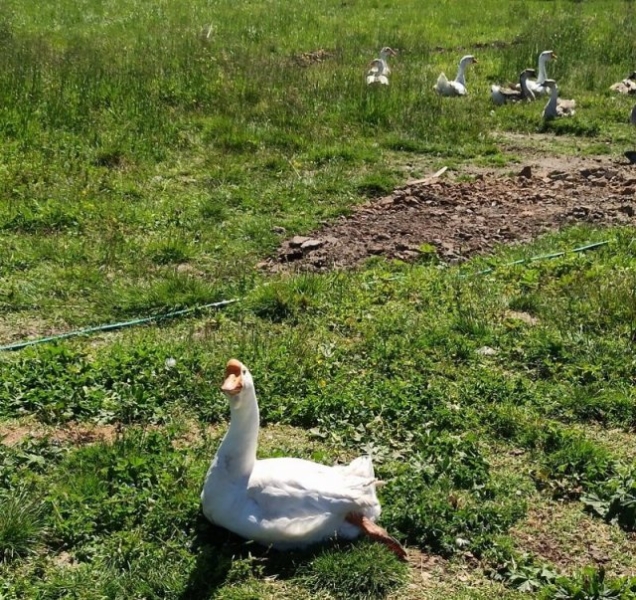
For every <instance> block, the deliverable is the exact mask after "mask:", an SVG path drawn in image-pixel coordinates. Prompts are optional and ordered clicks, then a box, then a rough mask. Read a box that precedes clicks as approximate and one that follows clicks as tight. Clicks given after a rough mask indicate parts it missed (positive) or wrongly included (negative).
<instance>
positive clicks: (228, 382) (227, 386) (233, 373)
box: [221, 358, 243, 396]
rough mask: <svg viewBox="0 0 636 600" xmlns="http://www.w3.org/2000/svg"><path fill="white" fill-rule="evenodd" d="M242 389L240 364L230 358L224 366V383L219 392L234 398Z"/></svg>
mask: <svg viewBox="0 0 636 600" xmlns="http://www.w3.org/2000/svg"><path fill="white" fill-rule="evenodd" d="M242 389H243V379H242V377H241V363H240V362H239V361H238V360H236V359H235V358H232V359H230V360H229V361H228V362H227V365H226V366H225V381H224V382H223V385H222V386H221V391H222V392H225V393H226V394H230V395H231V396H236V394H240V392H241V390H242Z"/></svg>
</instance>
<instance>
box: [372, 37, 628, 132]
mask: <svg viewBox="0 0 636 600" xmlns="http://www.w3.org/2000/svg"><path fill="white" fill-rule="evenodd" d="M396 55H397V52H396V51H395V50H393V49H392V48H389V47H388V46H385V47H384V48H382V50H381V51H380V56H379V58H376V59H374V60H372V61H371V62H370V63H369V65H368V71H367V74H366V81H367V85H376V84H380V85H389V75H390V73H391V70H390V69H389V65H388V63H387V59H388V57H389V56H396ZM556 59H557V55H556V54H555V52H554V51H553V50H544V51H543V52H541V53H540V54H539V58H538V61H537V69H536V70H535V69H524V70H523V71H522V72H521V74H520V75H519V83H517V84H515V85H514V86H509V87H506V86H503V85H492V86H491V87H490V97H491V99H492V101H493V103H494V104H495V105H497V106H501V105H503V104H507V103H508V102H521V101H526V102H533V101H535V100H537V98H538V97H539V96H549V99H548V102H547V104H546V105H545V107H544V109H543V113H542V116H543V118H544V119H545V120H550V119H556V118H559V117H570V116H572V115H574V114H575V112H576V111H575V108H576V101H575V100H565V99H563V98H559V88H558V86H557V83H556V81H555V80H554V79H550V78H549V77H548V73H547V63H548V62H550V61H553V60H556ZM476 63H477V59H476V58H475V57H474V56H473V55H472V54H467V55H466V56H463V57H462V58H461V60H460V61H459V68H458V70H457V76H456V77H455V79H453V80H449V79H448V77H447V76H446V75H445V74H444V73H440V75H439V76H438V78H437V81H436V83H435V85H434V86H433V89H434V90H435V92H437V93H438V94H439V95H440V96H447V97H453V96H466V95H467V94H468V89H467V87H466V69H467V67H469V66H470V65H473V64H476ZM609 89H610V91H612V92H617V93H619V94H630V95H636V71H634V72H632V73H631V74H630V75H628V76H627V77H626V78H625V79H623V80H622V81H619V82H617V83H615V84H613V85H611V86H610V88H609ZM630 122H631V123H632V124H634V125H636V106H635V107H634V110H633V111H632V114H631V115H630Z"/></svg>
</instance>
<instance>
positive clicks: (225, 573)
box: [179, 510, 356, 600]
mask: <svg viewBox="0 0 636 600" xmlns="http://www.w3.org/2000/svg"><path fill="white" fill-rule="evenodd" d="M355 544H356V542H355V541H353V542H351V541H347V540H330V541H326V542H322V543H319V544H314V545H312V546H310V547H309V548H306V549H298V550H288V551H279V550H275V549H273V548H271V547H266V546H261V545H260V544H257V543H256V542H252V541H247V540H245V539H243V538H241V537H239V536H237V535H235V534H233V533H232V532H230V531H228V530H227V529H223V528H222V527H217V526H216V525H212V524H211V523H210V522H209V521H208V520H207V519H206V518H205V516H204V515H203V513H202V512H201V511H200V510H199V513H198V515H197V518H196V522H195V524H194V536H193V540H192V545H191V552H192V553H193V554H195V555H196V560H195V564H194V567H193V568H192V570H191V572H190V574H189V576H188V582H187V584H186V587H185V589H184V591H183V593H182V594H181V595H180V596H179V600H206V599H208V598H210V597H212V595H213V594H214V592H215V591H217V590H218V589H219V588H221V587H223V586H224V585H226V584H228V583H231V582H238V581H240V580H241V578H242V577H244V576H245V572H246V571H245V569H247V570H248V571H249V570H250V569H251V571H252V572H253V573H254V574H256V573H258V576H259V577H274V576H275V577H276V579H279V580H281V579H282V580H286V579H291V578H293V577H296V576H297V575H298V573H299V571H302V570H303V569H304V568H305V567H306V566H307V565H308V564H309V563H310V562H311V561H312V560H313V559H314V558H315V557H316V556H318V555H319V554H321V553H322V552H324V551H325V550H329V549H339V550H345V549H346V548H350V547H351V546H353V545H355ZM238 561H245V562H244V563H243V565H244V566H242V567H241V568H240V569H239V570H238V571H237V570H234V571H233V570H232V565H233V564H236V563H237V562H238Z"/></svg>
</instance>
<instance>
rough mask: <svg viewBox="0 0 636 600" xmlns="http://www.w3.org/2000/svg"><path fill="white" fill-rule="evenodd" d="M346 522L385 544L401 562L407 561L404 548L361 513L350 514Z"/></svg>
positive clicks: (382, 528)
mask: <svg viewBox="0 0 636 600" xmlns="http://www.w3.org/2000/svg"><path fill="white" fill-rule="evenodd" d="M345 520H346V521H347V522H349V523H351V524H353V525H356V526H357V527H359V528H360V529H361V530H362V533H364V534H365V535H367V536H369V537H370V538H371V539H372V540H375V541H376V542H380V543H381V544H384V545H385V546H386V547H387V548H388V549H389V550H391V552H393V554H395V555H396V556H397V557H398V558H399V559H400V560H406V550H405V549H404V548H403V547H402V545H401V544H400V542H398V541H397V540H396V539H395V538H394V537H392V536H390V535H389V534H388V532H387V530H386V529H384V527H380V526H379V525H377V524H376V523H374V522H373V521H372V520H371V519H369V518H367V517H365V516H364V515H361V514H360V513H353V512H352V513H349V514H348V515H347V517H346V519H345Z"/></svg>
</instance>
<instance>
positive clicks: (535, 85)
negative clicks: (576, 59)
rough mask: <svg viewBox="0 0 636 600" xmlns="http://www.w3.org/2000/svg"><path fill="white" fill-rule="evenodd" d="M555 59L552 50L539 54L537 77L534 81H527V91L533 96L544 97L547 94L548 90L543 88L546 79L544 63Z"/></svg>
mask: <svg viewBox="0 0 636 600" xmlns="http://www.w3.org/2000/svg"><path fill="white" fill-rule="evenodd" d="M556 59H557V55H556V54H555V53H554V51H553V50H544V51H543V52H542V53H541V54H539V66H538V71H539V75H538V77H537V78H536V80H535V79H528V89H529V90H530V91H531V92H532V93H533V94H534V95H535V96H544V95H546V94H547V93H548V92H549V90H548V88H547V87H546V86H545V80H546V79H547V78H548V73H547V71H546V67H545V63H547V62H550V61H551V60H556Z"/></svg>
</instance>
